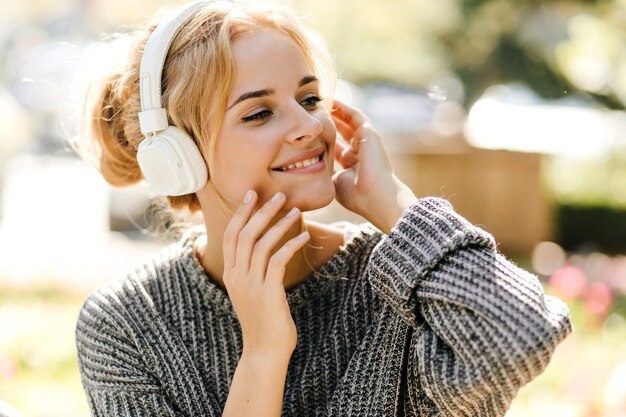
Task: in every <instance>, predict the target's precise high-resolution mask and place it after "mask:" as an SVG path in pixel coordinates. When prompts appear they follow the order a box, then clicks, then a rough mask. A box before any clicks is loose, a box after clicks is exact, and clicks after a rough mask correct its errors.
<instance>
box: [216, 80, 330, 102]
mask: <svg viewBox="0 0 626 417" xmlns="http://www.w3.org/2000/svg"><path fill="white" fill-rule="evenodd" d="M315 81H319V79H318V78H317V77H316V76H314V75H307V76H306V77H304V78H303V79H301V80H300V82H298V87H303V86H305V85H307V84H310V83H312V82H315ZM273 94H276V90H274V89H271V88H270V89H264V90H255V91H248V92H247V93H243V94H242V95H240V96H239V98H237V100H235V102H234V103H233V104H231V105H230V106H229V107H228V108H227V109H226V110H230V109H232V108H233V107H235V106H236V105H237V104H239V103H241V102H242V101H244V100H248V99H251V98H259V97H267V96H271V95H273Z"/></svg>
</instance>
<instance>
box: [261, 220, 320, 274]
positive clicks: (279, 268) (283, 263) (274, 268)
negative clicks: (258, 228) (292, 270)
mask: <svg viewBox="0 0 626 417" xmlns="http://www.w3.org/2000/svg"><path fill="white" fill-rule="evenodd" d="M310 237H311V236H310V235H309V232H307V231H305V232H302V233H300V234H299V235H298V236H296V237H294V238H293V239H290V240H289V241H287V243H285V244H284V245H283V246H282V247H281V248H280V249H279V250H277V251H276V253H275V254H274V255H272V257H271V258H270V259H269V261H268V264H267V272H266V274H265V283H266V284H267V285H283V278H284V276H285V269H286V268H287V263H288V262H289V260H290V259H291V258H293V255H295V253H296V252H297V251H299V250H300V249H302V247H303V246H304V245H305V244H306V242H308V241H309V239H310Z"/></svg>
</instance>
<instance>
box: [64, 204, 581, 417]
mask: <svg viewBox="0 0 626 417" xmlns="http://www.w3.org/2000/svg"><path fill="white" fill-rule="evenodd" d="M355 227H357V226H355ZM198 233H199V232H188V233H187V234H186V235H185V236H183V238H182V239H181V240H180V241H179V242H178V243H175V244H173V245H171V246H170V247H168V248H167V249H166V250H164V251H163V252H162V253H160V255H159V256H157V257H155V258H154V259H153V260H151V261H150V262H148V263H146V264H145V265H143V266H142V267H140V268H138V269H136V270H135V271H134V272H132V273H130V274H128V275H127V276H125V277H124V278H123V279H120V280H116V281H114V282H112V283H109V284H107V285H105V286H103V287H102V288H100V289H98V290H97V291H96V292H94V294H92V295H91V296H90V297H89V298H88V299H87V301H86V302H85V304H84V306H83V308H82V310H81V312H80V316H79V319H78V324H77V330H76V340H77V346H78V359H79V365H80V373H81V378H82V383H83V386H84V388H85V392H86V394H87V399H88V402H89V406H90V409H91V412H92V414H93V415H94V416H109V417H112V416H194V417H195V416H207V417H208V416H220V415H221V413H222V410H223V407H224V404H225V403H226V399H227V397H228V393H229V388H230V383H231V381H232V378H233V374H234V372H235V368H236V367H237V363H238V361H239V357H240V355H241V352H242V335H241V328H240V326H239V322H238V320H237V317H236V315H235V313H234V310H233V307H232V304H231V303H230V300H229V298H228V296H227V295H226V294H225V293H224V292H223V291H222V290H220V289H219V287H217V286H216V285H215V284H214V283H213V282H212V281H211V280H210V278H209V277H208V276H207V275H206V274H205V272H204V270H203V269H202V267H201V265H200V264H199V262H198V260H197V259H196V257H195V256H194V253H193V241H194V239H195V238H196V237H197V235H198ZM287 300H288V302H289V305H290V309H291V314H292V317H293V320H294V322H295V324H296V327H297V330H298V344H297V347H296V349H295V351H294V352H293V355H292V357H291V360H290V362H289V367H288V371H287V378H286V382H285V391H284V399H283V408H282V416H338V417H346V416H359V417H367V416H455V417H458V416H474V417H475V416H502V415H504V414H505V412H506V410H507V408H508V407H509V405H510V403H511V401H512V399H513V397H514V396H515V394H516V393H517V391H518V389H519V388H520V387H521V386H523V385H524V384H526V383H527V382H529V381H530V380H531V379H533V378H534V377H535V376H536V375H538V374H539V373H541V372H542V371H543V369H544V368H545V366H546V365H547V364H548V362H549V360H550V356H551V354H552V352H553V351H554V349H555V347H556V345H557V344H558V343H559V342H560V341H561V340H563V339H564V338H565V337H566V336H567V334H568V333H569V332H570V331H571V325H570V321H569V314H568V310H567V307H566V306H565V304H563V303H562V302H561V301H559V300H558V299H555V298H552V297H549V296H546V295H544V293H543V291H542V287H541V285H540V283H539V281H538V279H537V278H536V277H535V276H533V275H532V274H530V273H528V272H526V271H524V270H522V269H520V268H518V267H516V266H515V265H513V264H512V263H511V262H509V261H508V260H507V259H505V258H504V257H503V256H502V255H500V254H499V253H498V252H497V251H496V249H495V243H494V241H493V238H492V237H491V235H489V234H488V233H486V232H485V231H483V230H482V229H480V228H478V227H475V226H472V225H471V224H470V223H469V222H468V221H467V220H465V219H464V218H462V217H461V216H459V215H458V214H456V213H455V212H454V211H453V210H452V207H451V206H450V204H449V203H447V202H446V201H444V200H440V199H435V198H427V199H420V200H418V201H417V202H416V203H415V204H413V205H412V206H411V207H410V208H409V209H408V210H407V211H406V212H405V213H404V214H403V215H402V217H401V218H400V219H399V221H398V223H397V224H396V226H395V227H394V228H393V229H392V231H391V232H390V234H389V236H386V235H384V234H382V233H381V232H380V231H378V230H376V229H375V228H374V227H372V226H371V225H369V224H364V225H360V226H358V230H356V233H353V234H352V236H351V237H350V238H349V240H348V241H347V242H345V244H344V245H343V246H342V247H341V248H340V250H339V252H338V253H337V254H336V255H334V256H333V257H332V258H331V259H330V260H329V261H328V262H327V263H326V264H324V265H323V266H322V267H321V268H320V269H318V270H317V271H316V272H314V273H313V274H312V275H311V276H310V277H309V278H307V279H306V280H305V281H303V282H301V283H300V284H298V285H297V286H295V287H293V288H289V289H288V290H287ZM258 389H260V390H262V389H263V387H258Z"/></svg>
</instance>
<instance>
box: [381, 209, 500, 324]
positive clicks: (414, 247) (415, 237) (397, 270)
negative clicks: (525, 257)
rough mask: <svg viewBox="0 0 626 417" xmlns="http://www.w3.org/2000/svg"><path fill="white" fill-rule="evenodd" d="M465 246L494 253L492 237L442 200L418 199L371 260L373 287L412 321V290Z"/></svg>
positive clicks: (413, 314)
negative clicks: (445, 259) (482, 248)
mask: <svg viewBox="0 0 626 417" xmlns="http://www.w3.org/2000/svg"><path fill="white" fill-rule="evenodd" d="M467 246H482V247H488V248H491V249H494V250H495V247H496V244H495V241H494V239H493V237H492V236H491V235H490V234H489V233H487V232H486V231H484V230H482V229H481V228H479V227H477V226H474V225H472V224H471V223H470V222H468V221H467V220H466V219H464V218H463V217H461V216H460V215H459V214H457V213H456V212H455V211H454V210H453V209H452V205H451V204H450V203H449V202H448V201H446V200H443V199H440V198H435V197H428V198H422V199H418V200H417V201H416V202H415V203H413V204H412V205H411V206H410V207H409V208H408V209H407V210H406V211H405V212H404V213H403V214H402V216H401V217H400V219H399V220H398V222H397V223H396V225H395V226H394V227H393V228H392V229H391V232H390V233H389V236H387V238H386V239H384V240H383V241H382V242H381V244H380V245H379V246H378V247H377V248H376V249H375V250H374V253H373V254H372V258H371V262H370V265H371V268H372V270H371V273H372V276H371V282H372V286H373V287H374V288H375V289H376V290H377V291H378V292H379V293H380V294H381V296H382V297H383V298H385V299H386V300H387V301H390V302H391V303H392V304H393V305H395V306H396V307H397V308H399V309H400V313H401V315H402V316H405V317H407V318H409V317H412V320H411V321H413V320H415V304H416V300H415V296H414V293H415V291H414V290H415V287H416V286H417V285H418V283H419V281H420V280H421V279H423V277H424V276H425V275H426V274H428V272H429V271H430V270H431V269H432V268H433V267H434V266H435V265H437V263H439V261H441V260H442V259H443V258H444V257H446V256H447V255H448V254H449V253H451V252H453V251H456V250H458V249H460V248H463V247H467Z"/></svg>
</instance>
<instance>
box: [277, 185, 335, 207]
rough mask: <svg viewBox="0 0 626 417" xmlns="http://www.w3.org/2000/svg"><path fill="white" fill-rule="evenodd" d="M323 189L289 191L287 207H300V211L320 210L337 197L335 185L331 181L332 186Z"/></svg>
mask: <svg viewBox="0 0 626 417" xmlns="http://www.w3.org/2000/svg"><path fill="white" fill-rule="evenodd" d="M325 188H326V189H323V190H311V191H307V190H302V193H300V192H294V193H288V194H287V204H286V206H285V208H287V209H290V208H292V207H298V208H299V209H300V211H303V212H304V211H311V210H318V209H321V208H324V207H326V206H328V205H329V204H330V203H332V202H333V200H334V199H335V186H334V185H333V183H332V182H331V183H330V187H325Z"/></svg>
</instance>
